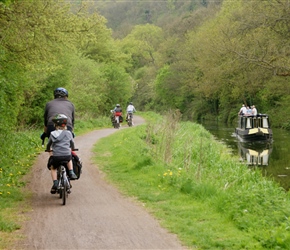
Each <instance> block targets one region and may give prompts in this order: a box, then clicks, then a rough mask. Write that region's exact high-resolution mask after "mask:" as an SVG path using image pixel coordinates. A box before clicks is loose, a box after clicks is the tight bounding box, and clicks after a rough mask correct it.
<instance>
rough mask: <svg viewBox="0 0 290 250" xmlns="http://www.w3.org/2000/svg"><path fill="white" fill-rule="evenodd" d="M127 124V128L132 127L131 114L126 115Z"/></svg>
mask: <svg viewBox="0 0 290 250" xmlns="http://www.w3.org/2000/svg"><path fill="white" fill-rule="evenodd" d="M127 124H128V126H129V127H132V126H133V114H132V113H128V117H127Z"/></svg>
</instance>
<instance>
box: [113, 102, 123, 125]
mask: <svg viewBox="0 0 290 250" xmlns="http://www.w3.org/2000/svg"><path fill="white" fill-rule="evenodd" d="M113 112H114V116H115V117H116V121H117V122H118V123H120V122H121V120H120V117H122V108H121V105H120V104H116V107H115V108H114V110H113ZM121 119H122V118H121Z"/></svg>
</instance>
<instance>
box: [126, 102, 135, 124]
mask: <svg viewBox="0 0 290 250" xmlns="http://www.w3.org/2000/svg"><path fill="white" fill-rule="evenodd" d="M126 111H127V115H126V121H128V117H129V115H131V117H132V125H134V124H133V113H134V112H137V111H136V109H135V107H134V105H133V103H132V102H130V103H129V105H128V107H127V109H126Z"/></svg>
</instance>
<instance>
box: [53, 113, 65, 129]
mask: <svg viewBox="0 0 290 250" xmlns="http://www.w3.org/2000/svg"><path fill="white" fill-rule="evenodd" d="M52 121H53V122H54V124H55V125H57V126H60V127H64V126H66V124H67V116H66V115H64V114H57V115H56V116H55V117H54V118H53V119H52Z"/></svg>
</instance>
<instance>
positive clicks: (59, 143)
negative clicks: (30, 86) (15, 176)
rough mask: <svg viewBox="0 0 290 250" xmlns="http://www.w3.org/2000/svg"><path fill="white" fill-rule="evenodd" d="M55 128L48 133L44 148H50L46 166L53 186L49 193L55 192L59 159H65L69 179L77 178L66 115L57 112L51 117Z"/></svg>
mask: <svg viewBox="0 0 290 250" xmlns="http://www.w3.org/2000/svg"><path fill="white" fill-rule="evenodd" d="M52 121H53V123H54V126H55V130H54V131H52V132H51V133H50V136H49V139H48V142H47V146H46V150H48V151H49V150H50V149H52V155H51V157H50V158H49V164H48V168H49V169H50V172H51V177H52V180H53V186H52V188H51V190H50V193H52V194H55V193H56V190H57V186H58V181H57V167H58V166H59V164H60V162H61V161H67V162H68V163H67V168H68V175H69V178H70V179H71V180H75V179H77V176H76V174H75V173H74V171H73V165H72V154H71V150H72V149H74V147H75V145H74V140H73V136H72V133H71V132H69V131H68V130H67V126H66V125H67V121H68V117H67V116H66V115H64V114H58V115H56V116H55V117H54V118H53V119H52Z"/></svg>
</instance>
